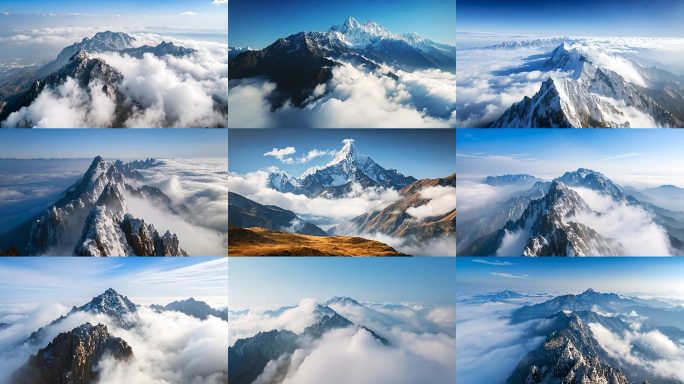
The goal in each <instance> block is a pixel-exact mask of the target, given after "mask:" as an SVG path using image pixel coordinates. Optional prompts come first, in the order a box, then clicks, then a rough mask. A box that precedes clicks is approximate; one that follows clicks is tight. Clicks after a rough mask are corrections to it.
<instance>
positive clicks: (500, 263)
mask: <svg viewBox="0 0 684 384" xmlns="http://www.w3.org/2000/svg"><path fill="white" fill-rule="evenodd" d="M472 262H473V263H478V264H486V265H496V266H500V267H501V266H509V265H513V263H511V262H510V261H497V260H485V259H473V260H472Z"/></svg>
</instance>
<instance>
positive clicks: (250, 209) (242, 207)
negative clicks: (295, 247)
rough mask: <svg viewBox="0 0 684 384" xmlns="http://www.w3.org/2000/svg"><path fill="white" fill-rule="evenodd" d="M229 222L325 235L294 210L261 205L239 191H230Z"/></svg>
mask: <svg viewBox="0 0 684 384" xmlns="http://www.w3.org/2000/svg"><path fill="white" fill-rule="evenodd" d="M228 223H229V224H231V225H235V226H238V227H243V228H249V227H260V228H264V229H270V230H274V231H283V232H291V233H298V234H302V235H311V236H325V235H326V233H325V231H323V230H322V229H321V228H319V227H318V226H316V225H314V224H311V223H309V222H306V221H304V220H302V219H300V218H299V217H298V216H297V215H296V214H295V213H294V212H292V211H288V210H286V209H282V208H280V207H276V206H275V205H261V204H259V203H257V202H255V201H252V200H250V199H248V198H246V197H244V196H242V195H239V194H237V193H233V192H229V193H228Z"/></svg>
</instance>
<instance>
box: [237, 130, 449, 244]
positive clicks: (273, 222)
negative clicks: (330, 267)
mask: <svg viewBox="0 0 684 384" xmlns="http://www.w3.org/2000/svg"><path fill="white" fill-rule="evenodd" d="M455 186H456V175H455V174H452V175H450V176H447V177H444V178H437V179H423V180H418V179H416V178H414V177H412V176H406V175H404V174H402V173H400V172H399V171H397V170H395V169H386V168H383V167H382V166H381V165H379V164H378V163H376V162H375V161H374V160H373V159H372V158H371V157H370V156H367V155H362V154H360V153H359V151H358V149H357V148H356V145H355V144H354V140H352V139H346V140H344V145H343V147H342V149H340V150H339V151H338V152H337V153H336V154H335V156H334V158H333V160H332V161H330V162H329V163H327V164H326V165H323V166H319V167H312V168H309V169H307V170H306V171H305V172H304V173H303V174H302V175H300V176H299V177H294V176H292V175H290V174H289V173H287V172H285V171H282V170H280V169H274V170H270V171H269V173H268V176H267V187H268V188H270V189H272V190H275V191H278V192H281V193H284V194H293V195H302V196H306V197H308V198H326V199H335V198H342V197H349V196H352V197H354V196H356V195H355V194H357V193H358V189H359V187H361V188H362V189H364V190H367V189H369V188H382V189H393V190H396V191H397V192H398V195H399V198H398V199H397V200H396V201H394V202H392V203H391V204H388V205H387V206H386V207H382V208H380V209H374V210H371V211H369V212H366V213H364V214H362V215H360V216H358V217H355V218H353V219H352V220H350V221H348V222H343V223H340V224H339V225H335V226H333V227H330V228H328V229H327V230H326V231H324V230H323V229H322V228H320V227H318V226H317V225H316V224H315V223H314V222H312V221H313V220H315V218H311V219H309V218H303V217H300V216H298V215H297V214H296V213H294V212H291V211H289V210H286V209H283V208H280V207H277V206H273V205H262V204H259V203H257V202H256V201H253V200H251V199H249V198H246V197H244V196H241V195H239V194H236V193H233V192H231V194H230V198H229V215H228V222H229V224H230V225H232V226H233V228H231V230H230V232H231V233H232V234H233V236H229V240H228V242H229V248H230V247H231V244H232V246H233V249H234V251H236V252H246V251H247V248H246V247H249V248H250V249H249V252H250V254H252V253H253V252H257V253H259V252H260V251H259V250H258V249H257V248H258V247H257V248H255V246H258V245H259V244H263V245H264V247H265V248H264V249H263V251H264V252H265V251H266V248H269V251H268V253H269V254H273V253H272V252H285V253H286V254H287V255H292V252H291V249H299V250H300V251H301V252H305V255H312V254H314V253H312V252H324V253H325V254H326V255H328V254H340V253H342V254H347V255H349V254H348V253H345V252H344V250H343V248H344V246H347V247H349V246H353V245H354V243H359V242H364V241H365V242H366V245H365V246H367V247H369V249H375V250H376V251H378V250H379V251H381V252H382V253H381V255H391V254H401V253H400V252H401V250H399V251H400V252H397V251H396V250H395V249H393V248H392V247H389V246H384V244H380V243H378V242H377V241H371V240H364V238H367V237H369V235H373V234H382V235H386V236H390V237H395V238H401V239H405V240H410V242H419V241H422V240H427V239H434V238H441V237H443V236H447V237H449V236H454V234H455V231H456V209H455V208H454V209H453V210H450V211H448V212H445V213H440V214H435V215H434V216H433V217H425V218H421V219H417V218H415V217H413V216H411V214H410V210H411V209H415V208H416V207H420V206H424V205H427V204H429V203H430V201H431V198H430V197H429V196H427V197H426V196H424V195H423V192H424V191H425V190H429V189H431V188H454V189H455ZM454 204H455V198H454ZM288 234H291V235H288ZM299 235H303V236H299ZM241 236H242V238H240V237H241ZM311 236H317V237H321V238H319V239H315V238H311ZM324 236H329V237H331V238H329V239H324V238H322V237H324ZM349 236H353V237H349ZM371 237H372V236H371ZM376 243H377V244H376ZM266 244H270V245H269V246H266ZM298 244H299V245H298ZM333 245H336V246H333ZM378 246H380V247H379V248H378ZM290 247H292V248H291V249H290V250H288V248H290ZM340 247H342V248H340ZM353 248H356V249H357V250H356V251H354V252H358V249H359V248H360V247H358V246H354V247H353ZM238 254H240V253H235V255H238ZM362 255H368V253H367V252H363V253H362Z"/></svg>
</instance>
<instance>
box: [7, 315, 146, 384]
mask: <svg viewBox="0 0 684 384" xmlns="http://www.w3.org/2000/svg"><path fill="white" fill-rule="evenodd" d="M103 357H109V358H113V359H116V360H125V359H130V358H132V357H133V351H132V349H131V347H130V346H129V345H128V344H127V343H126V342H125V341H124V340H123V339H121V338H118V337H114V336H112V335H111V334H110V333H109V330H108V329H107V326H105V325H103V324H98V325H92V324H90V323H86V324H83V325H81V326H79V327H76V328H74V329H73V330H71V331H69V332H65V333H60V334H59V335H58V336H57V337H55V339H54V340H52V341H51V342H50V343H49V344H48V345H47V346H46V347H45V348H42V349H40V350H39V351H38V353H36V354H35V355H33V356H31V358H30V359H29V361H28V362H27V363H26V364H25V365H23V366H22V367H21V368H19V369H18V370H17V371H16V372H14V374H13V375H12V377H11V378H10V380H9V382H10V383H12V384H36V383H54V384H90V383H96V382H97V380H98V369H97V366H98V364H99V362H100V361H101V360H102V358H103Z"/></svg>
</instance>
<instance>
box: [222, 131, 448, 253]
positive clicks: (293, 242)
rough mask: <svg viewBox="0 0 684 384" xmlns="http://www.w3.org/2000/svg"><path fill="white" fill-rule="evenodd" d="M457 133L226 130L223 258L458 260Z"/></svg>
mask: <svg viewBox="0 0 684 384" xmlns="http://www.w3.org/2000/svg"><path fill="white" fill-rule="evenodd" d="M454 143H455V130H444V129H430V130H426V129H415V130H402V129H397V130H385V129H381V130H369V129H345V130H307V129H297V130H294V129H288V130H280V129H267V130H253V129H231V130H230V144H229V157H230V159H229V160H230V161H229V176H228V189H229V191H230V192H229V199H228V200H229V209H228V211H229V214H228V221H229V227H230V228H229V236H228V248H229V250H228V254H229V256H409V255H413V256H455V254H456V249H455V245H456V237H455V236H456V235H455V227H456V174H455V173H454V167H455V145H454Z"/></svg>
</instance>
